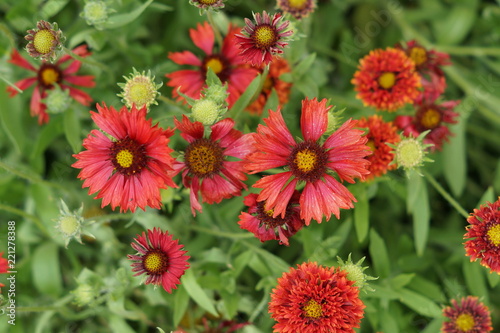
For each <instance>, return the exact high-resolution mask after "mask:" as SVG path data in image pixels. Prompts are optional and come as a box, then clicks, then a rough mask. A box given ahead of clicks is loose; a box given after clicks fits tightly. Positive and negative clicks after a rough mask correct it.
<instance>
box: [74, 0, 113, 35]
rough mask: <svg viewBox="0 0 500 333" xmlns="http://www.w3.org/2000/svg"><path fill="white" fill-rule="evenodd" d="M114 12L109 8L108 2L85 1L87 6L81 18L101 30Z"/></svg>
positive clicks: (99, 0) (98, 0)
mask: <svg viewBox="0 0 500 333" xmlns="http://www.w3.org/2000/svg"><path fill="white" fill-rule="evenodd" d="M112 12H113V10H112V9H110V8H109V7H108V5H107V3H106V1H101V0H85V6H84V7H83V11H82V12H81V13H80V16H81V17H82V18H83V19H85V21H86V22H87V24H88V25H93V26H94V27H95V28H96V29H98V30H101V29H103V28H104V23H106V22H107V21H108V17H109V14H110V13H112Z"/></svg>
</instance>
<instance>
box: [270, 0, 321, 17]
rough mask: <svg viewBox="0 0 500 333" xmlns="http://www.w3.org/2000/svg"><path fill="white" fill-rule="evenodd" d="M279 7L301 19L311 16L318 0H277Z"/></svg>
mask: <svg viewBox="0 0 500 333" xmlns="http://www.w3.org/2000/svg"><path fill="white" fill-rule="evenodd" d="M276 4H277V7H278V8H279V9H281V10H282V11H283V12H284V13H288V14H290V15H292V16H293V17H295V18H296V19H297V20H301V19H302V18H304V17H307V16H309V14H311V13H312V12H314V10H315V9H316V0H277V3H276Z"/></svg>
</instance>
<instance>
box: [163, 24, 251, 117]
mask: <svg viewBox="0 0 500 333" xmlns="http://www.w3.org/2000/svg"><path fill="white" fill-rule="evenodd" d="M237 31H239V29H238V28H235V27H233V26H229V30H228V33H227V35H226V37H225V38H224V41H223V43H222V48H221V51H220V52H215V51H214V42H215V36H214V31H213V29H212V27H211V26H210V24H208V23H207V22H204V23H203V25H202V24H198V26H197V28H196V29H190V30H189V35H190V36H191V40H192V41H193V43H194V44H195V45H196V46H197V47H198V48H200V49H201V50H202V51H203V52H205V56H204V57H203V58H202V59H200V58H198V57H197V56H196V55H194V54H193V53H192V52H190V51H183V52H173V53H169V55H168V57H169V58H170V59H171V60H172V61H174V62H175V63H177V64H179V65H190V66H195V67H196V68H195V69H183V70H179V71H176V72H172V73H170V74H166V75H165V76H166V77H167V78H169V79H170V81H168V83H167V86H170V87H173V88H174V89H173V90H172V95H173V96H174V97H178V99H180V100H182V99H183V98H182V97H180V96H179V94H178V93H177V89H179V91H180V92H181V93H183V94H185V95H187V96H189V97H191V98H194V99H198V98H200V93H201V91H202V89H204V88H205V87H206V84H205V80H206V77H207V69H208V68H210V69H212V71H213V72H214V73H215V74H217V76H218V77H219V79H220V80H221V81H222V83H226V82H227V85H228V92H229V96H228V98H227V100H226V101H227V103H228V105H229V107H231V106H233V104H234V102H236V100H237V99H238V97H240V95H241V94H242V93H243V92H244V91H245V89H246V88H247V86H248V85H249V84H250V82H252V80H253V79H254V78H255V77H256V76H257V74H258V71H257V69H255V68H252V67H249V66H248V65H247V64H246V62H245V60H244V59H243V58H242V57H241V56H240V55H239V51H238V46H237V44H236V40H235V35H234V34H235V33H236V32H237Z"/></svg>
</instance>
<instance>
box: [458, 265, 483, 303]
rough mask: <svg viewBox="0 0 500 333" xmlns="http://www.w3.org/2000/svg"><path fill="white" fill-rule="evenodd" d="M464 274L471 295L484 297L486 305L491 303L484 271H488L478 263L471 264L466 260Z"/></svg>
mask: <svg viewBox="0 0 500 333" xmlns="http://www.w3.org/2000/svg"><path fill="white" fill-rule="evenodd" d="M462 269H463V272H464V277H465V284H466V285H467V289H469V292H470V294H471V295H476V296H479V297H484V300H485V303H489V292H488V287H487V286H486V280H485V276H484V272H482V271H483V270H486V268H484V267H483V266H481V265H480V264H479V263H478V262H469V260H467V259H464V263H463V267H462Z"/></svg>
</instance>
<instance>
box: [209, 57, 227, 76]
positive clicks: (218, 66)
mask: <svg viewBox="0 0 500 333" xmlns="http://www.w3.org/2000/svg"><path fill="white" fill-rule="evenodd" d="M205 66H206V68H210V69H211V70H212V71H213V72H214V73H215V74H219V73H220V72H222V70H223V69H224V64H223V63H222V61H220V60H219V59H217V58H210V59H209V60H208V61H207V62H206V64H205Z"/></svg>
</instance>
